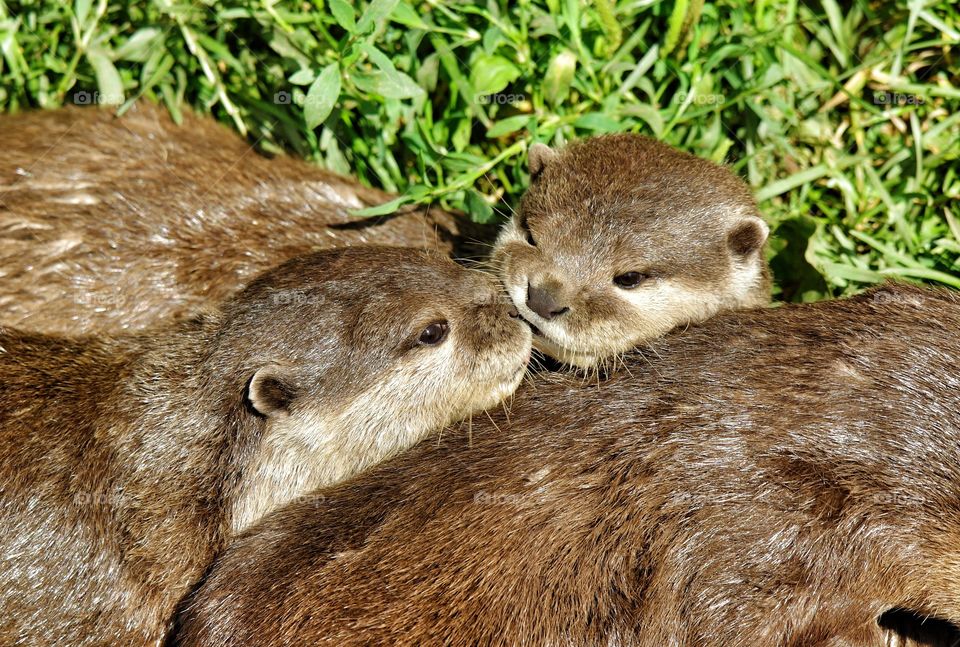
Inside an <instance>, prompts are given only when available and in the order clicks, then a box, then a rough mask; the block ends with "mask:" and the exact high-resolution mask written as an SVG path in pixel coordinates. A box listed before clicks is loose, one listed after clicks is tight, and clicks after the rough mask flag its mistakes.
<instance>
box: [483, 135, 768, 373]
mask: <svg viewBox="0 0 960 647" xmlns="http://www.w3.org/2000/svg"><path fill="white" fill-rule="evenodd" d="M529 164H530V174H531V177H532V181H531V185H530V187H529V188H528V189H527V191H526V193H525V194H524V196H523V199H522V200H521V202H520V207H519V209H518V211H517V213H516V215H515V216H514V217H513V219H512V220H510V221H509V222H508V223H506V225H505V226H504V227H503V229H502V231H501V233H500V236H499V237H498V238H497V241H496V244H495V246H494V249H493V253H492V259H491V260H492V264H493V266H494V267H495V268H496V270H497V272H498V274H499V275H500V279H501V282H502V283H503V284H504V285H505V286H506V287H507V291H508V292H509V294H510V297H511V299H513V302H514V305H515V306H516V307H517V308H518V309H519V311H520V312H521V314H522V315H523V317H524V318H525V319H527V320H528V321H529V322H530V323H531V324H532V325H533V326H534V327H535V330H534V344H535V346H536V347H537V348H539V349H540V350H542V351H543V352H545V353H546V354H548V355H551V356H553V357H555V358H556V359H558V360H560V361H562V362H565V363H568V364H572V365H576V366H581V367H591V366H594V365H596V364H598V363H602V362H604V361H606V360H609V359H610V358H612V357H615V356H616V355H618V354H620V353H623V352H626V351H628V350H630V349H632V348H633V347H634V346H637V345H639V344H643V343H646V342H647V341H649V340H651V339H655V338H656V337H659V336H661V335H663V334H664V333H666V332H668V331H669V330H672V329H673V328H676V327H678V326H683V325H686V324H690V323H695V322H698V321H702V320H704V319H707V318H708V317H711V316H713V315H715V314H717V313H718V312H724V311H728V310H736V309H742V308H753V307H758V306H763V305H765V304H767V303H768V302H769V300H770V275H769V271H768V269H767V266H766V259H765V257H764V245H765V243H766V240H767V235H768V232H769V228H768V227H767V225H766V224H765V223H764V222H763V220H762V219H761V218H760V215H759V213H758V212H757V207H756V204H755V202H754V200H753V196H752V195H751V193H750V189H749V187H747V185H746V184H745V183H744V182H743V181H742V180H740V179H739V178H737V177H736V176H735V175H734V174H733V173H731V172H730V170H728V169H726V168H724V167H722V166H718V165H717V164H714V163H712V162H709V161H707V160H704V159H700V158H698V157H695V156H693V155H690V154H689V153H684V152H681V151H678V150H676V149H674V148H671V147H670V146H668V145H667V144H663V143H661V142H658V141H655V140H653V139H649V138H647V137H642V136H640V135H631V134H619V135H602V136H598V137H591V138H588V139H584V140H580V141H575V142H572V143H571V144H569V145H568V146H566V147H564V148H563V149H561V150H560V151H553V150H551V149H549V148H547V147H546V146H544V145H542V144H536V145H534V146H532V147H531V149H530V154H529Z"/></svg>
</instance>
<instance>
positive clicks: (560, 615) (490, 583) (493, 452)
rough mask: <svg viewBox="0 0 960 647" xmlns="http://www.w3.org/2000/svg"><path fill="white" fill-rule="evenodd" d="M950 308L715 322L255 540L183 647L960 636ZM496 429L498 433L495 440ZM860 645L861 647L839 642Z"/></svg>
mask: <svg viewBox="0 0 960 647" xmlns="http://www.w3.org/2000/svg"><path fill="white" fill-rule="evenodd" d="M958 331H960V297H958V296H957V295H956V294H954V293H947V292H944V291H924V290H919V289H914V288H908V287H883V288H881V289H879V290H874V291H873V292H870V293H867V294H864V295H861V296H858V297H855V298H852V299H849V300H843V301H835V302H824V303H818V304H814V305H803V306H785V307H783V308H779V309H758V310H750V311H742V312H734V313H724V314H721V315H719V316H717V317H715V318H713V319H711V320H709V321H707V322H704V323H703V324H700V325H695V326H692V327H690V328H689V329H687V330H685V331H677V332H675V333H673V334H669V335H667V336H666V337H665V338H662V339H659V340H655V341H653V342H651V343H650V347H649V348H648V349H641V350H638V351H636V352H635V353H633V354H630V355H628V356H627V357H625V359H624V361H625V365H626V367H625V368H624V369H621V370H615V371H613V372H612V373H611V375H610V376H609V379H608V380H605V381H604V382H603V383H602V384H601V385H600V387H599V388H590V389H583V388H582V385H581V380H580V379H579V378H577V377H576V376H575V375H571V374H570V373H562V372H561V373H547V374H541V375H538V376H537V377H536V382H535V383H534V384H532V385H530V388H521V389H520V390H519V391H518V392H517V394H516V396H515V400H514V404H513V407H512V409H511V412H510V416H509V417H507V416H505V415H499V413H494V414H493V416H492V420H491V421H490V422H489V424H484V423H483V421H481V423H480V427H479V428H475V429H474V430H473V442H472V444H470V443H468V441H467V438H466V437H465V434H463V433H459V432H445V433H444V434H443V435H442V437H441V438H440V439H431V440H428V441H425V442H423V443H421V444H420V445H418V446H417V447H415V448H413V449H411V450H409V451H408V452H406V453H405V454H403V455H401V456H399V457H397V458H396V459H394V460H392V461H391V462H389V463H386V464H383V465H381V466H379V467H377V468H375V469H373V470H371V471H368V472H366V473H365V474H363V475H361V476H359V477H357V478H355V479H353V480H352V481H350V482H348V483H345V484H342V485H339V486H336V487H333V488H330V489H327V490H324V491H322V492H321V494H322V498H323V501H322V503H320V504H319V505H309V504H303V503H294V504H291V505H289V506H286V507H284V508H282V509H281V510H278V511H276V512H274V513H273V514H271V515H269V516H267V517H265V518H264V519H263V520H262V521H261V523H260V524H258V525H257V526H256V527H254V528H251V529H250V530H249V531H247V532H245V533H244V534H243V535H242V536H241V537H240V538H238V539H237V540H236V541H235V542H234V543H233V544H232V545H231V546H230V547H229V548H228V549H227V550H226V551H225V552H224V553H223V554H222V555H221V556H220V557H219V558H218V560H217V561H216V562H215V565H214V567H213V568H212V570H211V572H210V574H209V575H208V576H207V578H206V579H205V581H204V583H203V584H202V586H201V587H200V588H199V589H198V591H197V592H196V593H195V594H194V595H193V596H192V598H191V599H190V600H189V601H188V602H187V603H186V604H185V605H184V608H183V613H182V616H181V623H182V625H181V632H180V634H179V641H178V642H177V644H179V645H181V646H196V645H205V646H221V645H244V646H248V647H256V646H264V645H286V646H291V645H318V644H324V645H389V644H410V645H414V644H418V645H489V644H517V645H519V644H523V645H529V646H531V647H536V646H538V645H544V646H546V645H561V644H562V645H583V646H593V645H633V646H648V647H660V646H662V645H676V646H678V647H686V646H689V647H694V646H696V647H704V646H712V645H715V646H718V647H719V646H723V647H738V646H743V647H754V646H758V645H764V646H766V645H770V646H775V645H780V646H787V645H792V646H797V647H799V646H801V645H802V646H803V647H814V646H826V645H832V646H834V647H839V646H840V645H853V644H856V645H867V644H871V645H885V644H887V643H885V642H883V640H884V636H883V635H882V631H883V630H882V629H881V627H880V626H879V625H878V624H877V618H878V617H879V616H880V615H881V614H883V613H884V611H885V610H887V609H892V608H899V609H907V610H912V611H914V612H916V613H918V614H920V615H927V614H930V615H937V616H941V617H943V618H945V619H947V620H953V621H957V620H960V593H958V592H960V569H958V564H960V560H958V551H960V388H958V387H960V384H958V373H957V371H958V369H957V367H958V366H960V333H958ZM498 429H499V430H498ZM844 641H847V642H844Z"/></svg>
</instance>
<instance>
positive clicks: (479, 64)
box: [470, 54, 520, 95]
mask: <svg viewBox="0 0 960 647" xmlns="http://www.w3.org/2000/svg"><path fill="white" fill-rule="evenodd" d="M518 76H520V70H519V69H517V67H516V66H515V65H514V64H513V63H511V62H510V61H508V60H507V59H505V58H503V57H502V56H489V55H486V54H484V55H482V56H478V57H477V59H476V60H475V61H474V62H473V65H472V69H471V70H470V85H472V86H473V90H474V92H476V93H477V94H478V95H486V94H496V93H497V92H500V91H501V90H503V89H504V88H505V87H507V85H509V84H510V83H511V82H512V81H514V80H516V78H517V77H518Z"/></svg>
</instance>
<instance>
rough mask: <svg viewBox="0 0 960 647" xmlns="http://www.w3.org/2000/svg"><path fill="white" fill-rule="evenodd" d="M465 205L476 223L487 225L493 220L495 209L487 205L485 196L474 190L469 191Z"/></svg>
mask: <svg viewBox="0 0 960 647" xmlns="http://www.w3.org/2000/svg"><path fill="white" fill-rule="evenodd" d="M464 205H465V206H466V207H467V211H468V212H470V218H471V219H472V220H473V221H474V222H479V223H487V222H490V221H491V220H493V217H494V212H493V207H491V206H490V205H489V204H487V201H486V200H484V199H483V196H481V195H480V194H479V193H477V192H476V191H474V190H473V189H468V190H467V195H466V199H465V200H464Z"/></svg>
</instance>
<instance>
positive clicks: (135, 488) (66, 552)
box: [0, 247, 530, 646]
mask: <svg viewBox="0 0 960 647" xmlns="http://www.w3.org/2000/svg"><path fill="white" fill-rule="evenodd" d="M510 315H511V312H510V310H509V307H508V305H507V304H505V303H503V302H502V300H501V299H500V298H499V293H498V288H497V285H496V283H495V281H494V280H493V279H492V278H491V277H489V276H487V275H485V274H482V273H480V272H477V271H473V270H466V269H464V268H462V267H460V266H458V265H456V264H455V263H454V262H453V261H451V260H449V259H447V258H445V257H438V256H431V255H429V254H427V253H424V252H420V251H414V250H409V249H399V248H376V247H373V248H362V247H357V248H350V249H346V250H341V251H328V252H320V253H317V254H315V255H311V256H307V257H301V258H297V259H294V260H291V261H289V262H288V263H286V264H284V265H282V266H280V267H279V268H276V269H274V270H271V271H270V272H268V273H266V274H264V275H262V276H261V277H259V278H257V279H256V280H255V281H253V282H252V283H251V285H249V286H248V287H247V288H245V289H244V290H243V291H241V292H240V293H239V294H238V295H237V296H235V297H234V298H232V299H230V300H229V301H228V302H227V303H226V304H225V305H224V307H223V308H222V310H219V311H215V312H210V313H208V314H205V315H203V316H198V317H195V318H193V319H189V320H186V321H183V322H181V323H178V324H175V325H169V326H167V327H164V328H159V329H151V330H149V331H145V332H143V333H140V334H137V335H131V336H123V337H98V338H76V339H71V338H59V337H48V336H41V335H38V334H34V333H24V332H19V331H16V330H13V329H4V328H0V382H2V383H3V385H4V386H3V390H2V391H0V486H2V490H0V560H2V562H0V643H2V644H4V645H24V646H27V645H30V646H32V645H68V644H69V645H82V646H93V645H156V644H157V643H158V641H161V640H162V639H163V638H164V636H165V634H166V632H167V627H168V623H169V622H170V620H171V618H172V616H173V611H174V607H175V605H176V603H177V601H178V600H179V599H180V598H181V597H182V596H183V595H185V594H186V593H187V592H188V591H189V590H190V589H191V587H192V585H193V584H194V583H195V582H196V581H197V580H198V579H199V577H200V576H201V575H202V573H203V572H204V569H205V568H206V567H207V566H208V565H209V563H210V561H211V560H212V558H213V556H214V554H215V553H216V552H217V551H218V550H220V549H221V548H222V547H223V546H224V545H225V543H226V541H227V539H228V538H229V537H231V536H232V535H233V534H234V533H235V532H236V531H237V530H239V529H241V528H243V527H245V526H246V525H248V524H250V523H253V522H255V521H256V520H257V519H258V518H259V517H260V516H261V515H263V514H265V513H266V512H267V511H269V510H270V509H272V508H274V507H276V506H279V505H282V504H284V503H286V502H289V501H291V500H293V499H297V500H301V501H304V500H310V499H309V498H307V499H303V498H299V499H298V497H301V495H304V494H307V493H309V491H310V490H312V489H314V488H317V487H319V486H322V485H328V484H331V483H335V482H337V481H339V480H341V479H343V478H346V477H348V476H350V475H352V474H353V473H355V472H357V471H358V470H361V469H363V468H365V467H367V466H369V465H371V464H373V463H375V462H377V461H379V460H382V459H385V458H388V457H390V456H392V455H393V454H395V453H397V452H398V451H400V450H402V449H404V448H405V447H408V446H410V445H412V444H414V443H415V442H417V441H418V440H420V439H422V438H423V437H424V436H426V435H427V433H428V432H430V431H435V430H437V429H440V428H442V427H443V426H444V425H447V424H450V423H452V422H454V421H455V420H457V419H458V418H460V417H461V416H466V415H470V414H471V413H473V412H475V411H479V410H480V409H483V408H486V407H489V406H492V405H494V404H496V403H497V402H499V401H500V400H501V399H502V398H503V397H505V396H506V395H508V394H509V393H510V392H511V391H512V390H513V389H514V388H515V387H516V386H517V384H518V383H519V382H520V380H521V378H522V375H523V371H524V367H525V366H526V362H527V360H528V359H529V355H530V331H529V329H528V327H527V326H526V325H525V324H523V323H522V322H521V321H519V320H518V319H516V318H514V317H512V316H510ZM437 322H443V323H444V325H445V326H446V331H447V332H446V336H445V337H444V338H443V339H441V340H440V341H438V342H436V343H430V344H425V343H423V342H422V341H421V337H422V335H423V331H424V330H425V329H426V328H428V327H429V326H431V325H433V324H435V323H437Z"/></svg>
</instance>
